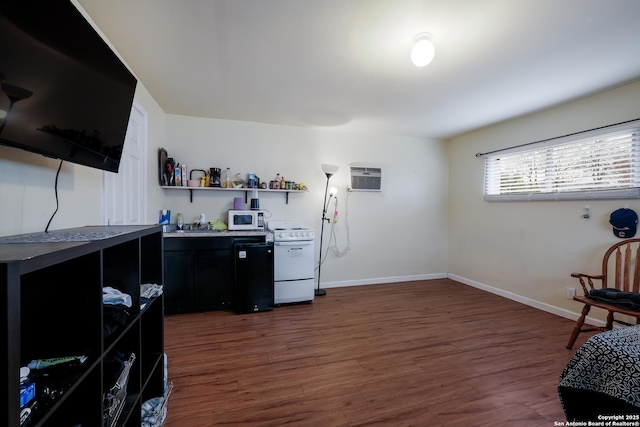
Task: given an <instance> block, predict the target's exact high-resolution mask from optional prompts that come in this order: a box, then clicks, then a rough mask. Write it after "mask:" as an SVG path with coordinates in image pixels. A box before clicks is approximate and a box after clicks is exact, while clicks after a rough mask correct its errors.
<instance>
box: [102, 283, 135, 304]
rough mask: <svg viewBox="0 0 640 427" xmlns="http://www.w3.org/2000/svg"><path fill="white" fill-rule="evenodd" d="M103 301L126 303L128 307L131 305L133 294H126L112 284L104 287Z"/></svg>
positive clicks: (107, 302)
mask: <svg viewBox="0 0 640 427" xmlns="http://www.w3.org/2000/svg"><path fill="white" fill-rule="evenodd" d="M102 302H103V303H105V304H124V305H126V306H127V307H131V305H132V302H131V295H129V294H125V293H124V292H122V291H119V290H118V289H115V288H112V287H111V286H104V287H103V288H102Z"/></svg>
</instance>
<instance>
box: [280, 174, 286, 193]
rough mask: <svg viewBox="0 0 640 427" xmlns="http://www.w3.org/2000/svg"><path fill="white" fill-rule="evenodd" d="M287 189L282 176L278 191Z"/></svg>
mask: <svg viewBox="0 0 640 427" xmlns="http://www.w3.org/2000/svg"><path fill="white" fill-rule="evenodd" d="M286 188H287V182H286V181H285V180H284V176H283V177H282V178H281V179H280V189H281V190H284V189H286Z"/></svg>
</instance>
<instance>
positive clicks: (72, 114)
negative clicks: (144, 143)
mask: <svg viewBox="0 0 640 427" xmlns="http://www.w3.org/2000/svg"><path fill="white" fill-rule="evenodd" d="M136 83H137V82H136V79H135V77H134V76H133V75H132V74H131V72H129V70H128V69H127V67H125V66H124V64H122V62H121V61H120V59H118V57H117V56H116V55H115V54H114V53H113V51H112V50H111V48H109V46H108V45H107V44H106V43H105V42H104V40H103V39H102V38H101V37H100V35H99V34H98V33H97V32H96V31H95V30H94V29H93V28H92V26H91V25H90V24H89V23H88V22H87V20H86V19H85V18H84V17H83V16H82V14H81V13H80V12H79V11H78V10H77V8H76V7H75V6H74V5H73V4H72V3H71V2H70V1H68V0H44V1H43V0H39V1H34V0H12V1H3V2H2V4H1V5H0V88H1V91H0V144H3V145H8V146H11V147H16V148H21V149H24V150H27V151H31V152H34V153H39V154H43V155H45V156H48V157H53V158H58V159H62V160H65V161H69V162H73V163H78V164H81V165H85V166H89V167H93V168H98V169H103V170H107V171H111V172H117V171H118V167H119V164H120V158H121V156H122V149H123V144H124V140H125V136H126V132H127V124H128V121H129V114H130V113H131V105H132V103H133V96H134V92H135V88H136Z"/></svg>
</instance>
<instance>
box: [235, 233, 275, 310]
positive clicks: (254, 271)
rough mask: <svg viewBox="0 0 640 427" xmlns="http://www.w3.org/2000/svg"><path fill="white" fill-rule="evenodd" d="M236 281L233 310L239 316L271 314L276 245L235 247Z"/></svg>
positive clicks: (240, 244)
mask: <svg viewBox="0 0 640 427" xmlns="http://www.w3.org/2000/svg"><path fill="white" fill-rule="evenodd" d="M234 259H235V281H234V287H233V308H234V310H235V312H236V313H238V314H244V313H254V312H258V311H266V310H272V309H273V307H274V300H273V242H262V243H237V244H235V245H234Z"/></svg>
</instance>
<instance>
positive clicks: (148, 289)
mask: <svg viewBox="0 0 640 427" xmlns="http://www.w3.org/2000/svg"><path fill="white" fill-rule="evenodd" d="M160 295H162V285H156V284H155V283H144V284H142V285H140V296H141V297H142V298H155V297H159V296H160Z"/></svg>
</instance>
